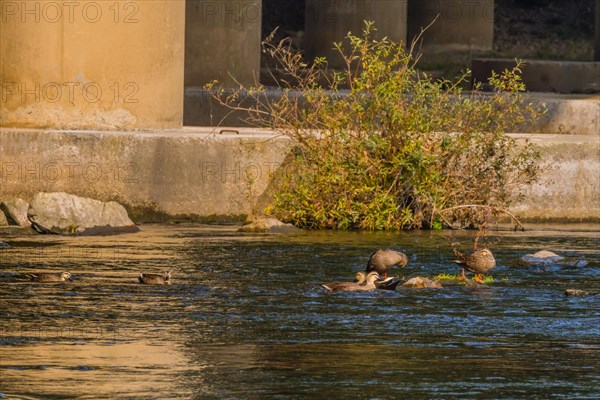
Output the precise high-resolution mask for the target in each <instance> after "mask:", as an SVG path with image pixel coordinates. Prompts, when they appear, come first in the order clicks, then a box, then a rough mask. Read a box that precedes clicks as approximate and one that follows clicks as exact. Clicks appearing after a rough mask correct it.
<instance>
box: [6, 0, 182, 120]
mask: <svg viewBox="0 0 600 400" xmlns="http://www.w3.org/2000/svg"><path fill="white" fill-rule="evenodd" d="M184 24H185V3H184V1H179V0H175V1H174V0H153V1H147V0H137V1H131V0H128V1H123V0H119V1H117V0H114V1H85V0H82V1H76V2H56V1H47V0H39V1H28V2H21V1H11V0H0V90H1V93H0V126H5V127H32V128H67V129H101V130H103V129H138V128H167V127H170V128H174V127H180V126H181V125H182V121H183V62H184Z"/></svg>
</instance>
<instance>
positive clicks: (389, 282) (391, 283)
mask: <svg viewBox="0 0 600 400" xmlns="http://www.w3.org/2000/svg"><path fill="white" fill-rule="evenodd" d="M366 280H367V274H366V273H364V272H357V273H356V276H355V278H354V282H356V283H358V284H359V285H362V284H363V283H365V281H366ZM401 281H402V280H401V279H400V278H395V277H391V276H390V277H389V278H384V279H380V280H377V281H375V287H376V288H377V289H385V290H396V286H398V284H399V283H400V282H401Z"/></svg>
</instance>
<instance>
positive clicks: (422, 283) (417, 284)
mask: <svg viewBox="0 0 600 400" xmlns="http://www.w3.org/2000/svg"><path fill="white" fill-rule="evenodd" d="M402 286H403V287H409V288H413V289H424V288H430V289H441V288H443V286H442V284H441V283H439V282H438V281H433V280H431V279H429V278H423V277H422V276H415V277H414V278H410V279H409V280H407V281H406V282H404V283H403V284H402Z"/></svg>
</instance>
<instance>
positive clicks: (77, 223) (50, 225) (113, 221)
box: [27, 192, 139, 235]
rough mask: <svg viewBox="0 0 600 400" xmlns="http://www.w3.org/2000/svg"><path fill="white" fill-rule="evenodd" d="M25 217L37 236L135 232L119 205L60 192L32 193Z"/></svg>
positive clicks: (125, 212)
mask: <svg viewBox="0 0 600 400" xmlns="http://www.w3.org/2000/svg"><path fill="white" fill-rule="evenodd" d="M27 215H28V218H29V220H30V221H31V222H32V226H33V228H34V229H35V230H37V231H38V232H40V233H54V234H61V235H106V234H115V233H125V232H137V231H139V228H138V227H137V226H136V225H135V224H134V223H133V222H132V221H131V220H130V219H129V216H128V215H127V211H126V210H125V208H124V207H123V206H122V205H120V204H119V203H116V202H114V201H109V202H102V201H98V200H94V199H88V198H85V197H78V196H75V195H71V194H67V193H62V192H61V193H36V194H35V195H34V196H33V199H32V200H31V204H30V205H29V211H28V213H27Z"/></svg>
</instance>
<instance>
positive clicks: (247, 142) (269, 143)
mask: <svg viewBox="0 0 600 400" xmlns="http://www.w3.org/2000/svg"><path fill="white" fill-rule="evenodd" d="M271 139H273V135H272V134H271V133H269V132H259V133H257V132H256V131H250V130H248V129H236V130H223V131H221V130H216V131H212V130H210V129H206V128H197V129H190V128H184V129H183V130H176V131H169V130H166V131H161V132H157V133H150V132H145V133H139V132H138V133H134V132H60V131H42V130H36V131H34V130H11V129H1V130H0V198H2V197H6V196H8V195H16V196H21V197H23V198H25V199H29V198H30V197H31V195H32V194H33V193H34V192H36V191H64V192H68V193H73V194H77V195H81V196H87V197H93V198H97V199H100V200H109V199H114V200H118V201H121V202H123V203H124V204H126V205H132V206H148V207H157V208H158V209H159V210H161V211H164V212H166V213H168V214H170V215H176V214H190V215H200V216H209V215H214V214H217V215H239V214H248V213H250V212H251V209H252V205H253V204H254V201H255V199H256V197H257V196H259V195H260V194H261V193H262V192H263V191H264V190H265V188H266V186H267V184H268V182H269V178H270V175H271V172H272V171H273V170H274V169H275V168H276V167H277V166H278V165H279V163H280V162H281V161H282V159H283V156H284V154H285V147H286V145H287V141H285V140H271Z"/></svg>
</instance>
